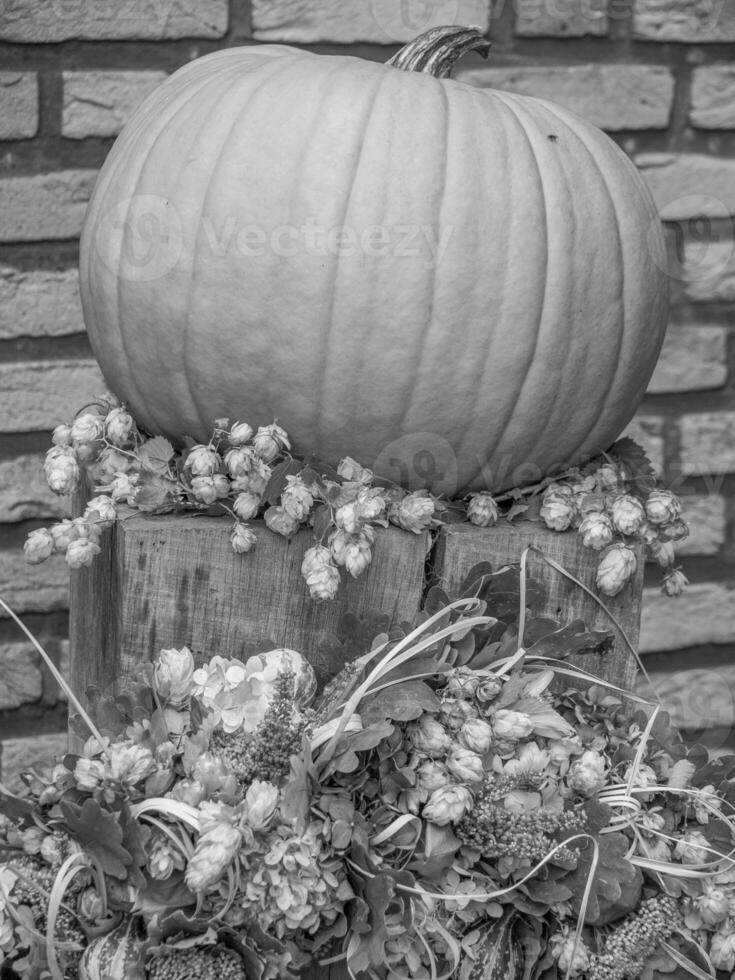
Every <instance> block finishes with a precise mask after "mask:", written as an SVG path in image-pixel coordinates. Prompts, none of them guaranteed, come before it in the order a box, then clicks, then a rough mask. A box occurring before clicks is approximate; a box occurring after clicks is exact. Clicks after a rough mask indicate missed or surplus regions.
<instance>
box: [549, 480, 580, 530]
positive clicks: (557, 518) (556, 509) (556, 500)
mask: <svg viewBox="0 0 735 980" xmlns="http://www.w3.org/2000/svg"><path fill="white" fill-rule="evenodd" d="M552 487H554V488H555V487H556V485H555V484H552V485H551V486H549V487H547V489H546V490H545V492H544V499H543V503H542V504H541V510H540V515H541V519H542V520H543V522H544V523H545V524H546V526H547V527H549V528H551V530H552V531H566V530H567V529H568V528H570V527H571V526H572V522H573V521H574V519H575V518H576V516H577V507H576V504H575V502H574V498H573V497H572V495H571V493H562V492H560V491H559V490H558V489H552Z"/></svg>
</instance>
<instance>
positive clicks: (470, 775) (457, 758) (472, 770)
mask: <svg viewBox="0 0 735 980" xmlns="http://www.w3.org/2000/svg"><path fill="white" fill-rule="evenodd" d="M447 769H448V770H449V771H450V772H451V774H452V775H453V776H454V777H455V778H456V779H460V780H462V781H463V782H467V783H481V782H482V780H483V779H484V777H485V770H484V768H483V765H482V759H481V758H480V756H479V755H478V754H477V753H476V752H473V751H472V750H471V749H465V748H463V747H462V746H461V745H456V746H454V747H453V748H452V751H451V752H450V753H449V756H448V757H447Z"/></svg>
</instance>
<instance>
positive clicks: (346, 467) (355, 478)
mask: <svg viewBox="0 0 735 980" xmlns="http://www.w3.org/2000/svg"><path fill="white" fill-rule="evenodd" d="M337 472H338V473H339V475H340V476H341V477H343V478H344V479H345V480H347V481H348V482H350V483H365V484H368V483H372V479H373V471H372V470H368V469H366V468H365V467H364V466H360V464H359V463H358V462H356V461H355V460H354V459H352V457H351V456H345V458H344V459H341V460H340V461H339V463H338V464H337Z"/></svg>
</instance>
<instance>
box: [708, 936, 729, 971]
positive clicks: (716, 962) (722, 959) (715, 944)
mask: <svg viewBox="0 0 735 980" xmlns="http://www.w3.org/2000/svg"><path fill="white" fill-rule="evenodd" d="M709 958H710V960H711V961H712V966H713V967H714V968H715V970H723V971H724V972H726V973H732V971H733V970H735V930H733V929H731V928H725V929H723V930H722V931H719V930H718V931H717V932H716V933H715V934H714V935H713V936H712V942H711V944H710V949H709Z"/></svg>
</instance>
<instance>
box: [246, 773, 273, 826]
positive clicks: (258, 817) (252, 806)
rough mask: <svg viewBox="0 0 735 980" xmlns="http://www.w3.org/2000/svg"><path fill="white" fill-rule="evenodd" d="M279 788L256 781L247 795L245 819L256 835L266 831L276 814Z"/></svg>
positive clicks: (268, 783) (249, 788)
mask: <svg viewBox="0 0 735 980" xmlns="http://www.w3.org/2000/svg"><path fill="white" fill-rule="evenodd" d="M277 803H278V787H276V786H274V785H273V783H271V782H266V781H265V780H259V779H256V780H255V781H254V782H252V783H251V784H250V786H249V787H248V791H247V793H246V794H245V819H246V820H247V822H248V824H249V826H250V827H251V828H252V830H254V831H255V832H256V833H258V832H260V831H263V830H265V828H266V827H267V826H268V824H269V823H270V821H271V820H272V818H273V815H274V813H275V812H276V805H277Z"/></svg>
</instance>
